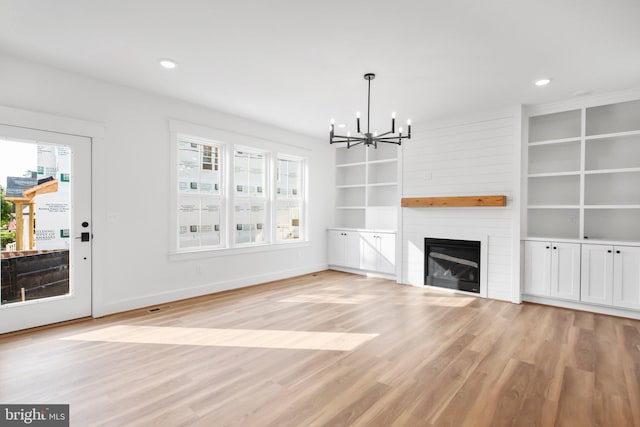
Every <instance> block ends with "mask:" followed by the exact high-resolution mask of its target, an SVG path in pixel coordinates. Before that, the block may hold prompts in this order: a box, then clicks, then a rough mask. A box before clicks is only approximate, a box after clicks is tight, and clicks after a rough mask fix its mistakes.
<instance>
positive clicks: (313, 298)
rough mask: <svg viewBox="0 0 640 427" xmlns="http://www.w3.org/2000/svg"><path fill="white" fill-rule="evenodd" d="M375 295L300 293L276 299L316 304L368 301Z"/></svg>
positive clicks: (360, 302)
mask: <svg viewBox="0 0 640 427" xmlns="http://www.w3.org/2000/svg"><path fill="white" fill-rule="evenodd" d="M376 298H379V297H377V296H376V295H364V294H353V295H350V294H301V295H295V296H292V297H290V298H285V299H281V300H278V302H309V303H316V304H325V303H326V304H362V303H365V302H370V301H372V300H374V299H376Z"/></svg>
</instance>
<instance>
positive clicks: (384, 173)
mask: <svg viewBox="0 0 640 427" xmlns="http://www.w3.org/2000/svg"><path fill="white" fill-rule="evenodd" d="M368 177H369V178H368V180H369V182H368V183H369V184H378V183H384V182H395V181H397V180H398V163H397V162H385V163H369V173H368Z"/></svg>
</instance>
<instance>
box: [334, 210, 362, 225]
mask: <svg viewBox="0 0 640 427" xmlns="http://www.w3.org/2000/svg"><path fill="white" fill-rule="evenodd" d="M364 225H365V209H344V210H342V209H341V210H336V226H337V227H343V228H364Z"/></svg>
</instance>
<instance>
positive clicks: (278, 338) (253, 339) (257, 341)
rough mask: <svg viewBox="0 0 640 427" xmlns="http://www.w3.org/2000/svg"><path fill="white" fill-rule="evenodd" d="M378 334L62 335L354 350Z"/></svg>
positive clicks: (125, 328)
mask: <svg viewBox="0 0 640 427" xmlns="http://www.w3.org/2000/svg"><path fill="white" fill-rule="evenodd" d="M377 336H378V334H357V333H345V332H309V331H277V330H260V329H209V328H175V327H164V326H162V327H161V326H133V325H118V326H109V327H107V328H103V329H98V330H96V331H91V332H86V333H82V334H77V335H72V336H69V337H65V338H62V339H63V340H73V341H101V342H118V343H135V344H167V345H197V346H212V347H257V348H281V349H298V350H333V351H351V350H353V349H355V348H356V347H358V346H359V345H361V344H363V343H365V342H367V341H369V340H371V339H373V338H375V337H377Z"/></svg>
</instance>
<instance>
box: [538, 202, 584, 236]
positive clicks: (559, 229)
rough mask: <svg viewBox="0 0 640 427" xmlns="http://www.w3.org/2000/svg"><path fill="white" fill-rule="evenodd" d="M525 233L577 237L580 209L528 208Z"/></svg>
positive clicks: (578, 233) (578, 234)
mask: <svg viewBox="0 0 640 427" xmlns="http://www.w3.org/2000/svg"><path fill="white" fill-rule="evenodd" d="M527 235H528V236H531V237H548V238H562V239H578V238H579V237H580V209H564V208H562V209H528V210H527Z"/></svg>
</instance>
